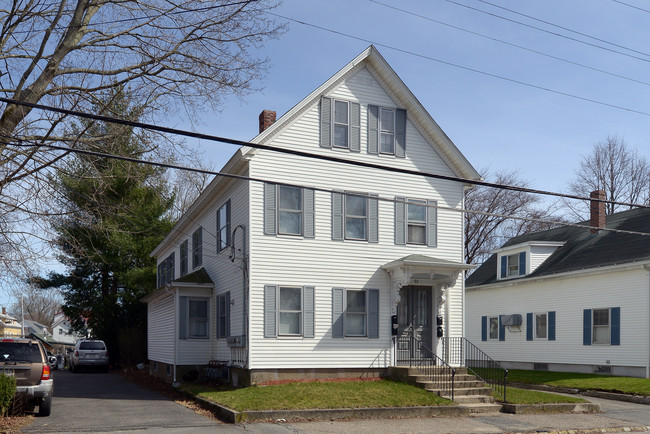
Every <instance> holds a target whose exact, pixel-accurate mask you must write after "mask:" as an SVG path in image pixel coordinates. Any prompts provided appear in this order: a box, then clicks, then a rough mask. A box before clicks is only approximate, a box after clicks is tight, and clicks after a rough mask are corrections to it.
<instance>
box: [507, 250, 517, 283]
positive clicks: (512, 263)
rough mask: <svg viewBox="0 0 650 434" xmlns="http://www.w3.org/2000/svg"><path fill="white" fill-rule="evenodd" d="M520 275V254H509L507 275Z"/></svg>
mask: <svg viewBox="0 0 650 434" xmlns="http://www.w3.org/2000/svg"><path fill="white" fill-rule="evenodd" d="M511 276H519V255H516V254H515V255H508V270H507V271H506V277H511Z"/></svg>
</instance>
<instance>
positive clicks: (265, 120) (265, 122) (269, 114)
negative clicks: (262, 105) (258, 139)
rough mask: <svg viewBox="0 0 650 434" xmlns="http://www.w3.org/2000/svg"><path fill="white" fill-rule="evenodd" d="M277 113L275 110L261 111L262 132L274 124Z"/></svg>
mask: <svg viewBox="0 0 650 434" xmlns="http://www.w3.org/2000/svg"><path fill="white" fill-rule="evenodd" d="M276 116H277V114H276V113H275V112H274V111H273V110H262V113H260V133H262V131H264V130H265V129H267V128H268V127H270V126H271V125H273V123H274V122H275V117H276Z"/></svg>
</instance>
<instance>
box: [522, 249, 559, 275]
mask: <svg viewBox="0 0 650 434" xmlns="http://www.w3.org/2000/svg"><path fill="white" fill-rule="evenodd" d="M557 249H558V248H557V247H555V246H552V247H551V246H532V247H531V249H530V264H529V267H530V268H529V270H528V272H529V273H532V272H533V271H535V270H536V269H537V267H539V266H540V265H542V263H543V262H544V261H546V259H548V257H549V256H551V255H552V254H553V252H555V251H556V250H557Z"/></svg>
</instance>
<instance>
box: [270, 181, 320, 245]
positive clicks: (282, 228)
mask: <svg viewBox="0 0 650 434" xmlns="http://www.w3.org/2000/svg"><path fill="white" fill-rule="evenodd" d="M264 234H266V235H295V236H303V237H305V238H314V236H315V226H314V190H312V189H311V188H301V187H294V186H290V185H281V184H271V183H265V184H264Z"/></svg>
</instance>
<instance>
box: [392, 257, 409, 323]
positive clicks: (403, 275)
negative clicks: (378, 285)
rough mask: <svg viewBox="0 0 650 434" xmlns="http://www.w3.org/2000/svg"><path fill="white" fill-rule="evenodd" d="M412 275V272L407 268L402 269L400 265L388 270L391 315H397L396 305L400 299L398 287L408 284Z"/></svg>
mask: <svg viewBox="0 0 650 434" xmlns="http://www.w3.org/2000/svg"><path fill="white" fill-rule="evenodd" d="M412 275H413V273H412V272H411V270H410V269H408V268H407V269H404V268H402V267H400V268H395V269H393V270H391V271H390V292H391V300H392V301H393V303H392V304H391V309H390V312H391V315H397V306H398V305H399V302H400V300H401V296H400V295H399V292H400V289H402V287H403V286H406V285H408V284H409V282H410V281H411V276H412Z"/></svg>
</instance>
